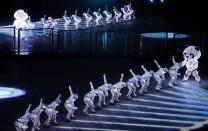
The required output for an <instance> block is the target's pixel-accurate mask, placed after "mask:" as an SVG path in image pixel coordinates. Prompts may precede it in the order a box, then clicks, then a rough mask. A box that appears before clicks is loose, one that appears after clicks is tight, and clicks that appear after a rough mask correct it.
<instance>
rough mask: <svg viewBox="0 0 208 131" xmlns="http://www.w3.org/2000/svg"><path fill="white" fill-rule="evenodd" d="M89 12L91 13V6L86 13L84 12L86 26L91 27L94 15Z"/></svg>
mask: <svg viewBox="0 0 208 131" xmlns="http://www.w3.org/2000/svg"><path fill="white" fill-rule="evenodd" d="M89 13H90V8H89V9H88V10H87V12H86V13H83V16H84V17H85V24H86V27H89V26H90V22H91V21H92V16H91V15H90V14H89Z"/></svg>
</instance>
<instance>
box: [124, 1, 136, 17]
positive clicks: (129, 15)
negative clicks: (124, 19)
mask: <svg viewBox="0 0 208 131" xmlns="http://www.w3.org/2000/svg"><path fill="white" fill-rule="evenodd" d="M126 10H127V11H128V19H129V20H131V19H136V17H135V15H134V10H133V9H132V7H131V3H129V4H128V5H126Z"/></svg>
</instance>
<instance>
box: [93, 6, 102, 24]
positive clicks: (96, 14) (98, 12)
mask: <svg viewBox="0 0 208 131" xmlns="http://www.w3.org/2000/svg"><path fill="white" fill-rule="evenodd" d="M93 15H94V16H95V17H96V19H95V22H96V25H100V24H101V23H100V21H101V19H102V18H103V16H102V15H101V14H100V8H99V10H98V11H97V12H93Z"/></svg>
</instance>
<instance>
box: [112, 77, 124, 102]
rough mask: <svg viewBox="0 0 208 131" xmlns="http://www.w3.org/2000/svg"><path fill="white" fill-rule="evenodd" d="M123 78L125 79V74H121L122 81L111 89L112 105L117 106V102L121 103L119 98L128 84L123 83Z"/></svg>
mask: <svg viewBox="0 0 208 131" xmlns="http://www.w3.org/2000/svg"><path fill="white" fill-rule="evenodd" d="M123 77H124V74H121V78H120V81H119V82H118V83H116V84H114V85H113V86H112V88H111V89H110V91H111V96H112V97H111V100H110V103H111V104H115V102H119V99H118V98H119V96H121V95H122V94H121V89H122V88H124V87H126V83H125V82H123Z"/></svg>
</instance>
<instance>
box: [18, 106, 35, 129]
mask: <svg viewBox="0 0 208 131" xmlns="http://www.w3.org/2000/svg"><path fill="white" fill-rule="evenodd" d="M31 106H32V105H31V104H30V105H29V106H28V108H27V110H26V112H25V114H24V116H22V117H20V118H19V119H17V121H15V123H14V124H15V128H16V130H17V131H26V130H27V128H28V125H27V124H28V122H29V120H30V113H29V111H30V108H31Z"/></svg>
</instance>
